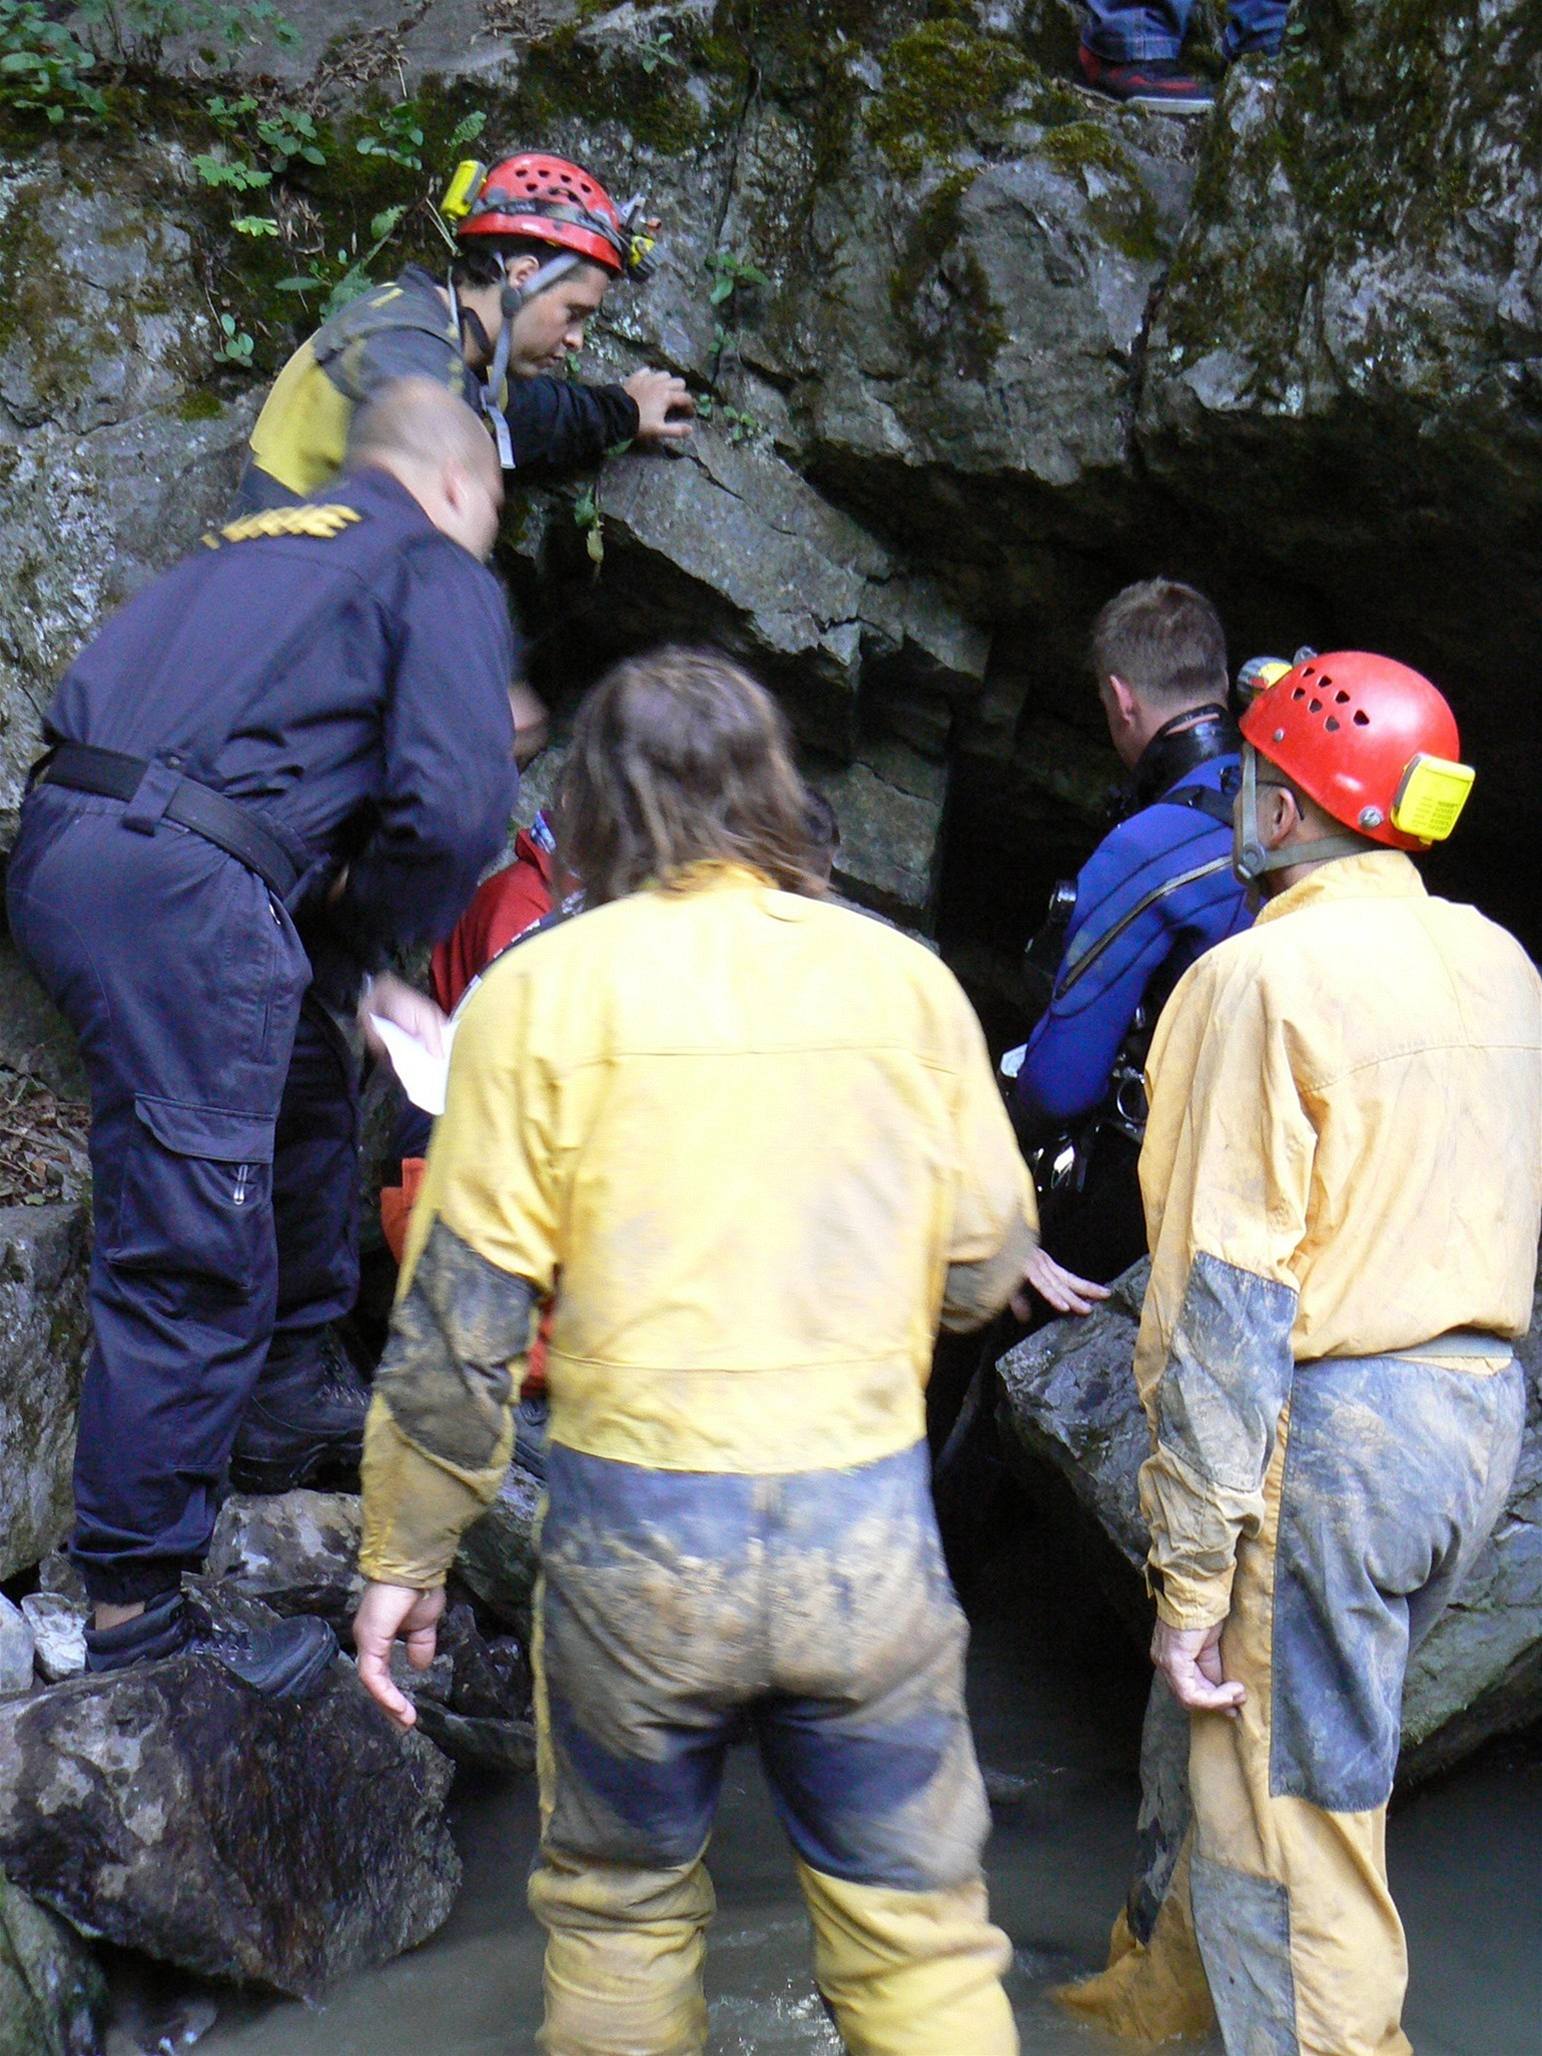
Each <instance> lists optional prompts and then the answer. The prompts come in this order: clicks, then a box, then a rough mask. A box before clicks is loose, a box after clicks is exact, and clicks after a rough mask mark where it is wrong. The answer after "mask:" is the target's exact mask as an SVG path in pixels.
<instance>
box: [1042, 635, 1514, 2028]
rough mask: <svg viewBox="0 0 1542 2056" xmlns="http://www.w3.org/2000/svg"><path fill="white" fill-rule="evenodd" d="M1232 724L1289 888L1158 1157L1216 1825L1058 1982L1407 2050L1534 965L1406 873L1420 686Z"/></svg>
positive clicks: (1259, 840)
mask: <svg viewBox="0 0 1542 2056" xmlns="http://www.w3.org/2000/svg"><path fill="white" fill-rule="evenodd" d="M1242 734H1243V738H1244V744H1243V752H1242V769H1241V781H1240V782H1241V791H1240V793H1239V796H1238V800H1237V808H1236V828H1235V837H1236V841H1235V852H1236V867H1237V871H1238V873H1239V875H1240V876H1241V877H1242V878H1243V879H1244V880H1246V881H1247V882H1248V883H1250V884H1255V885H1257V887H1258V888H1259V890H1260V892H1261V894H1262V897H1263V900H1264V905H1263V908H1262V911H1261V912H1260V914H1259V916H1258V920H1257V922H1256V924H1255V926H1254V927H1253V928H1252V929H1251V930H1249V931H1248V932H1247V933H1245V934H1242V935H1238V936H1235V937H1233V938H1232V939H1230V940H1229V941H1226V942H1223V943H1221V944H1219V945H1218V947H1216V948H1215V949H1213V950H1211V951H1210V952H1209V953H1208V954H1207V955H1205V956H1203V957H1201V958H1200V959H1199V961H1198V962H1197V963H1196V964H1195V965H1194V966H1193V967H1192V968H1191V969H1190V970H1189V971H1188V972H1187V973H1186V975H1185V976H1184V978H1183V980H1182V981H1181V983H1180V984H1179V985H1178V987H1177V989H1176V990H1175V992H1174V994H1173V997H1172V999H1171V1001H1170V1002H1169V1004H1168V1006H1167V1008H1166V1010H1165V1011H1164V1013H1163V1015H1162V1018H1161V1020H1160V1022H1159V1024H1158V1027H1157V1032H1156V1038H1155V1041H1154V1043H1153V1045H1152V1049H1151V1056H1150V1061H1149V1068H1148V1082H1149V1088H1150V1096H1151V1116H1150V1121H1149V1124H1148V1126H1147V1130H1146V1141H1145V1147H1144V1150H1143V1153H1142V1156H1141V1166H1140V1170H1141V1186H1142V1191H1143V1195H1144V1199H1145V1206H1146V1218H1147V1226H1148V1230H1149V1235H1150V1243H1151V1251H1152V1272H1151V1284H1150V1288H1149V1290H1148V1292H1147V1296H1146V1304H1145V1309H1144V1314H1143V1318H1142V1322H1141V1330H1140V1339H1139V1342H1138V1344H1137V1350H1136V1362H1135V1371H1136V1378H1137V1382H1138V1384H1139V1386H1140V1390H1141V1395H1142V1398H1143V1401H1144V1403H1145V1406H1146V1411H1147V1414H1148V1415H1149V1417H1150V1421H1151V1428H1152V1435H1153V1453H1152V1455H1151V1457H1150V1458H1149V1459H1148V1461H1147V1462H1146V1464H1145V1465H1144V1467H1143V1469H1142V1472H1141V1503H1142V1507H1143V1509H1144V1512H1145V1515H1146V1519H1147V1522H1148V1523H1149V1526H1150V1532H1151V1548H1150V1555H1149V1572H1148V1577H1149V1584H1150V1589H1151V1592H1152V1595H1153V1597H1154V1599H1155V1601H1156V1609H1157V1622H1156V1630H1155V1636H1154V1639H1153V1643H1152V1657H1153V1661H1154V1662H1155V1663H1156V1665H1157V1667H1158V1669H1159V1670H1160V1671H1161V1673H1162V1674H1163V1676H1164V1678H1165V1679H1166V1681H1167V1683H1168V1685H1169V1687H1170V1688H1171V1691H1172V1694H1173V1696H1174V1697H1175V1698H1176V1700H1177V1701H1178V1703H1179V1705H1180V1706H1182V1707H1184V1708H1187V1709H1188V1710H1189V1714H1190V1754H1189V1769H1190V1781H1191V1787H1192V1798H1193V1822H1192V1827H1191V1829H1190V1832H1189V1835H1188V1838H1187V1840H1186V1841H1185V1843H1184V1845H1183V1849H1182V1852H1181V1854H1180V1856H1179V1858H1178V1863H1177V1867H1176V1869H1175V1871H1174V1873H1173V1879H1172V1883H1171V1886H1170V1888H1169V1890H1168V1893H1167V1896H1166V1898H1165V1900H1164V1901H1162V1902H1161V1905H1160V1910H1154V1909H1153V1908H1152V1907H1151V1906H1150V1905H1149V1904H1145V1903H1144V1902H1143V1903H1142V1904H1141V1905H1132V1908H1131V1911H1130V1913H1129V1914H1127V1915H1126V1916H1125V1917H1124V1918H1123V1919H1122V1920H1121V1922H1120V1925H1119V1927H1118V1928H1116V1930H1115V1943H1114V1952H1113V1961H1112V1962H1111V1964H1110V1967H1109V1969H1108V1971H1107V1972H1105V1973H1104V1974H1103V1975H1102V1976H1101V1977H1098V1978H1096V1979H1093V1980H1091V1981H1090V1983H1088V1984H1085V1985H1082V1986H1080V1987H1077V1988H1075V1989H1074V1990H1073V1991H1072V1992H1071V1993H1069V1994H1067V1995H1065V1996H1066V1997H1067V1998H1068V2000H1069V2002H1070V2003H1071V2004H1072V2005H1073V2006H1075V2007H1076V2008H1077V2010H1079V2011H1081V2012H1083V2013H1085V2014H1088V2015H1091V2016H1093V2017H1096V2018H1097V2019H1098V2020H1100V2021H1101V2022H1102V2023H1103V2024H1104V2025H1106V2026H1112V2027H1114V2028H1116V2029H1119V2030H1122V2031H1124V2032H1127V2033H1132V2034H1140V2035H1143V2036H1145V2037H1148V2038H1150V2039H1165V2038H1166V2037H1167V2036H1168V2035H1171V2034H1174V2033H1180V2032H1184V2031H1193V2030H1196V2029H1203V2028H1204V2027H1205V2026H1206V2025H1207V2024H1208V2022H1209V2016H1210V2008H1211V2005H1212V2003H1213V2007H1214V2012H1215V2015H1216V2016H1218V2018H1219V2023H1220V2028H1221V2036H1222V2040H1223V2042H1224V2044H1225V2047H1226V2049H1227V2051H1228V2056H1243V2052H1249V2056H1251V2052H1254V2051H1259V2050H1269V2051H1271V2052H1279V2056H1294V2052H1299V2051H1305V2052H1311V2056H1329V2052H1331V2056H1397V2052H1406V2051H1407V2050H1408V2049H1409V2043H1408V2040H1407V2038H1406V2036H1405V2035H1404V2033H1403V2031H1402V2028H1401V2025H1400V2015H1401V2011H1402V2001H1403V1992H1404V1987H1405V1984H1406V1975H1407V1964H1406V1955H1405V1950H1404V1943H1403V1932H1402V1928H1401V1925H1400V1924H1399V1921H1398V1917H1397V1913H1396V1910H1395V1908H1394V1907H1393V1904H1392V1900H1391V1897H1390V1894H1389V1892H1388V1888H1387V1873H1386V1863H1385V1847H1384V1837H1385V1817H1386V1805H1387V1799H1388V1796H1389V1795H1390V1793H1391V1789H1392V1775H1393V1769H1394V1766H1395V1764H1396V1761H1397V1752H1398V1743H1399V1738H1400V1725H1401V1721H1400V1707H1401V1698H1402V1688H1403V1677H1404V1673H1405V1670H1406V1668H1407V1662H1408V1656H1409V1652H1410V1650H1411V1648H1413V1647H1414V1646H1415V1645H1416V1644H1417V1643H1418V1642H1419V1640H1420V1638H1421V1637H1422V1636H1423V1635H1424V1634H1426V1633H1427V1631H1428V1630H1429V1628H1430V1626H1431V1625H1432V1623H1433V1621H1434V1620H1435V1618H1436V1616H1437V1615H1438V1614H1439V1612H1440V1611H1441V1609H1442V1607H1444V1605H1445V1604H1446V1602H1447V1601H1448V1599H1449V1598H1450V1596H1451V1594H1452V1592H1453V1591H1454V1590H1455V1589H1456V1587H1457V1586H1458V1585H1459V1583H1460V1581H1461V1579H1462V1577H1463V1576H1464V1574H1465V1572H1466V1570H1467V1568H1468V1566H1469V1564H1470V1563H1471V1562H1472V1559H1473V1557H1474V1556H1475V1554H1476V1553H1477V1551H1478V1550H1479V1549H1480V1548H1481V1547H1482V1545H1483V1543H1484V1541H1485V1540H1486V1538H1487V1536H1488V1534H1489V1531H1490V1529H1491V1528H1492V1526H1493V1524H1494V1522H1495V1520H1496V1519H1497V1517H1498V1515H1499V1512H1500V1510H1501V1508H1502V1507H1503V1505H1504V1502H1505V1498H1506V1494H1507V1491H1508V1488H1509V1484H1510V1479H1511V1476H1512V1473H1513V1470H1514V1466H1515V1460H1516V1455H1517V1452H1518V1448H1519V1442H1520V1434H1521V1426H1522V1419H1523V1415H1524V1410H1525V1392H1524V1383H1523V1379H1522V1375H1521V1372H1520V1370H1519V1368H1518V1366H1517V1365H1516V1363H1515V1360H1514V1356H1513V1352H1512V1349H1511V1344H1512V1342H1513V1341H1514V1339H1515V1338H1516V1337H1517V1336H1518V1335H1521V1334H1523V1333H1524V1332H1525V1330H1526V1327H1527V1324H1528V1321H1529V1318H1530V1313H1531V1298H1532V1280H1533V1277H1534V1274H1535V1269H1536V1253H1537V1232H1538V1223H1539V1215H1542V1147H1539V1144H1542V983H1539V980H1538V977H1537V973H1536V971H1535V969H1534V968H1533V967H1532V965H1531V964H1530V963H1529V962H1528V961H1527V959H1526V957H1525V955H1524V954H1523V952H1522V951H1521V949H1520V947H1519V945H1518V944H1517V943H1516V942H1515V941H1514V940H1513V938H1512V937H1511V936H1509V935H1507V934H1506V933H1505V931H1504V930H1503V929H1501V928H1498V927H1496V926H1495V925H1494V924H1493V923H1492V922H1491V921H1488V920H1485V919H1484V918H1483V916H1482V915H1480V914H1479V913H1478V912H1477V911H1476V910H1475V909H1473V908H1472V907H1465V906H1457V905H1453V904H1451V903H1450V902H1448V901H1445V900H1439V899H1433V898H1431V897H1429V896H1428V895H1427V894H1426V892H1425V890H1424V887H1423V885H1422V884H1421V882H1420V879H1419V875H1418V872H1417V871H1416V869H1415V867H1414V865H1413V864H1412V863H1411V862H1410V860H1409V857H1410V853H1416V852H1418V851H1420V850H1423V849H1427V848H1428V847H1429V845H1430V843H1431V842H1433V841H1438V840H1441V839H1443V838H1444V837H1445V836H1446V835H1447V834H1449V832H1450V830H1451V828H1452V826H1453V825H1454V823H1455V820H1456V817H1457V815H1458V813H1459V812H1460V810H1461V806H1462V803H1463V801H1464V800H1465V798H1466V795H1467V789H1468V787H1469V785H1470V784H1471V782H1472V773H1471V772H1470V771H1469V770H1468V769H1467V768H1466V767H1465V766H1464V765H1462V764H1461V763H1460V762H1458V761H1457V757H1458V749H1459V745H1458V739H1457V730H1456V723H1455V721H1454V720H1453V718H1452V715H1451V710H1450V708H1449V707H1448V706H1447V704H1446V702H1445V700H1444V699H1443V698H1442V697H1441V695H1440V694H1439V693H1438V692H1437V691H1436V690H1435V688H1434V687H1433V686H1432V685H1431V684H1430V683H1429V682H1428V681H1427V680H1426V679H1424V678H1422V677H1420V676H1419V674H1418V673H1417V672H1414V671H1410V670H1409V669H1408V668H1407V667H1406V666H1405V665H1402V664H1397V663H1393V662H1392V661H1391V660H1389V659H1387V658H1384V657H1376V656H1369V655H1365V654H1363V653H1360V652H1346V653H1342V654H1338V655H1333V656H1324V657H1315V656H1314V657H1309V658H1307V659H1305V660H1304V661H1302V662H1301V663H1298V664H1297V665H1295V666H1294V667H1292V668H1291V669H1290V670H1289V671H1287V672H1286V673H1285V675H1284V676H1283V677H1282V678H1280V679H1278V680H1277V681H1276V682H1275V683H1274V684H1273V685H1271V686H1269V687H1267V688H1266V689H1265V691H1264V692H1262V693H1261V694H1260V695H1259V697H1258V698H1257V699H1256V700H1255V701H1254V702H1253V704H1252V705H1251V707H1250V708H1249V709H1248V711H1247V713H1246V714H1245V715H1244V717H1243V721H1242ZM1207 1983H1208V1995H1207V1992H1206V1985H1207Z"/></svg>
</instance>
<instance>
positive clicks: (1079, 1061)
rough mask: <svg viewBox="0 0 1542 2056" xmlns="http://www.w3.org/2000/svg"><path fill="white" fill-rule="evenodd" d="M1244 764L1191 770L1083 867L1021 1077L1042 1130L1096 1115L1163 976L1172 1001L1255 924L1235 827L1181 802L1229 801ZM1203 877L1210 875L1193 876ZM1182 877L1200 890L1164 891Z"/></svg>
mask: <svg viewBox="0 0 1542 2056" xmlns="http://www.w3.org/2000/svg"><path fill="white" fill-rule="evenodd" d="M1237 762H1238V759H1237V757H1236V756H1235V755H1234V754H1228V755H1224V756H1217V757H1211V758H1209V759H1208V760H1207V761H1205V762H1203V763H1199V764H1195V765H1192V766H1191V767H1190V768H1189V769H1187V770H1185V771H1183V772H1182V773H1181V774H1180V775H1179V776H1178V777H1177V778H1176V779H1175V780H1174V781H1173V783H1172V784H1171V785H1169V786H1168V787H1167V788H1166V791H1165V792H1164V794H1163V796H1162V798H1160V799H1158V800H1156V801H1155V802H1153V803H1152V804H1150V805H1147V806H1144V807H1142V808H1141V809H1140V811H1139V812H1138V813H1136V814H1132V815H1131V816H1130V818H1129V819H1128V820H1127V821H1121V822H1120V823H1119V825H1118V827H1117V828H1115V829H1113V830H1112V831H1111V832H1110V833H1109V834H1108V835H1106V836H1105V837H1104V838H1103V840H1102V841H1101V842H1100V843H1099V844H1098V846H1097V848H1096V849H1095V850H1094V851H1093V853H1092V855H1091V856H1090V857H1089V858H1088V859H1087V862H1086V864H1085V865H1084V866H1083V867H1082V870H1081V872H1080V874H1079V875H1078V877H1077V881H1076V906H1075V910H1074V912H1073V914H1072V917H1071V923H1070V927H1069V928H1068V930H1067V933H1066V946H1065V955H1064V957H1063V959H1062V961H1061V965H1060V969H1059V971H1058V972H1057V974H1056V977H1055V986H1054V992H1053V994H1052V996H1051V999H1050V1003H1049V1007H1048V1009H1047V1010H1046V1011H1045V1013H1044V1014H1043V1016H1042V1017H1041V1018H1040V1020H1039V1022H1038V1025H1037V1026H1036V1027H1035V1029H1034V1031H1033V1034H1032V1035H1031V1036H1030V1037H1029V1040H1028V1050H1027V1054H1026V1056H1025V1057H1024V1059H1023V1066H1022V1069H1021V1071H1020V1072H1019V1073H1018V1077H1017V1105H1018V1108H1019V1111H1020V1114H1021V1115H1022V1116H1023V1117H1024V1119H1025V1122H1026V1124H1027V1126H1028V1128H1029V1132H1030V1133H1032V1132H1034V1131H1035V1130H1039V1131H1043V1132H1048V1131H1050V1130H1052V1129H1054V1128H1057V1127H1060V1126H1067V1125H1070V1124H1071V1123H1074V1122H1075V1121H1077V1120H1079V1119H1081V1118H1083V1117H1084V1116H1086V1115H1088V1114H1090V1113H1092V1112H1093V1111H1094V1109H1095V1108H1097V1107H1098V1106H1099V1105H1100V1104H1101V1102H1102V1101H1103V1099H1104V1096H1105V1095H1106V1093H1107V1092H1108V1089H1109V1083H1110V1079H1111V1077H1112V1074H1113V1069H1114V1062H1115V1059H1116V1058H1117V1056H1118V1054H1119V1049H1120V1046H1121V1044H1122V1043H1123V1042H1124V1039H1125V1037H1126V1035H1127V1034H1128V1033H1129V1031H1130V1027H1131V1024H1132V1023H1133V1021H1134V1019H1135V1015H1136V1012H1137V1010H1138V1008H1139V1007H1140V1004H1141V1001H1142V1000H1143V999H1144V998H1145V997H1146V995H1147V993H1148V991H1149V990H1150V989H1151V987H1152V983H1153V981H1154V980H1157V979H1159V978H1160V983H1161V987H1162V989H1163V991H1164V993H1165V991H1166V990H1168V989H1170V988H1171V986H1172V985H1173V983H1175V982H1176V980H1177V979H1178V977H1179V976H1180V975H1181V974H1182V973H1183V972H1184V971H1186V970H1187V969H1188V967H1189V965H1190V964H1191V963H1193V961H1194V959H1195V958H1196V957H1198V956H1200V955H1202V954H1203V952H1204V951H1205V950H1207V949H1210V948H1212V947H1213V946H1214V945H1215V944H1216V943H1218V942H1221V941H1223V940H1224V939H1225V938H1226V937H1227V936H1228V935H1235V934H1236V933H1237V932H1238V931H1239V930H1240V929H1243V928H1246V927H1247V926H1248V925H1249V922H1250V921H1251V919H1252V916H1251V915H1250V913H1249V912H1248V908H1247V903H1246V898H1245V895H1244V891H1243V888H1242V886H1241V885H1239V884H1238V882H1237V880H1236V878H1235V877H1234V876H1233V875H1232V870H1231V861H1230V859H1231V830H1230V829H1229V828H1228V827H1227V826H1225V824H1224V823H1223V822H1222V821H1220V820H1217V819H1214V818H1212V817H1211V816H1210V815H1208V814H1206V813H1202V812H1199V811H1197V810H1193V809H1190V808H1189V807H1187V806H1182V805H1174V804H1172V800H1173V798H1174V797H1175V796H1176V795H1178V794H1180V793H1181V792H1183V791H1184V790H1185V789H1187V788H1191V787H1198V788H1203V789H1204V790H1206V791H1208V792H1211V793H1219V791H1220V783H1221V777H1222V774H1223V773H1224V772H1225V771H1226V770H1227V769H1228V768H1231V769H1235V767H1236V765H1237ZM1194 872H1197V873H1199V874H1200V875H1198V876H1195V877H1193V878H1191V879H1189V878H1188V874H1190V873H1194ZM1182 879H1188V882H1186V883H1180V884H1178V885H1177V886H1176V887H1175V889H1173V890H1171V891H1164V890H1163V888H1164V887H1167V886H1169V885H1170V884H1171V883H1172V882H1173V881H1174V880H1182ZM1121 924H1124V925H1121Z"/></svg>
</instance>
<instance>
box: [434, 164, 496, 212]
mask: <svg viewBox="0 0 1542 2056" xmlns="http://www.w3.org/2000/svg"><path fill="white" fill-rule="evenodd" d="M486 176H487V166H486V165H485V164H479V163H478V162H477V160H476V159H475V158H474V157H463V158H462V159H461V161H460V163H459V164H457V165H456V167H455V170H454V172H453V173H452V174H451V177H450V183H449V184H448V185H447V186H446V187H445V189H444V198H443V199H442V200H441V201H440V202H439V212H440V213H441V214H443V215H445V216H447V217H448V219H449V220H451V221H464V220H465V218H466V216H467V215H468V214H469V213H470V212H471V203H472V201H473V200H474V199H475V198H476V195H477V188H478V187H479V186H480V185H481V183H482V181H483V179H484V178H486Z"/></svg>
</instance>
